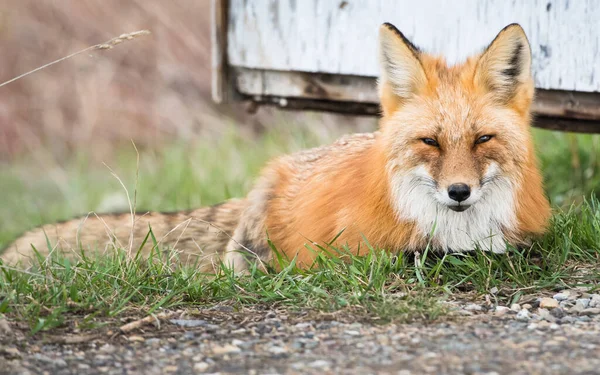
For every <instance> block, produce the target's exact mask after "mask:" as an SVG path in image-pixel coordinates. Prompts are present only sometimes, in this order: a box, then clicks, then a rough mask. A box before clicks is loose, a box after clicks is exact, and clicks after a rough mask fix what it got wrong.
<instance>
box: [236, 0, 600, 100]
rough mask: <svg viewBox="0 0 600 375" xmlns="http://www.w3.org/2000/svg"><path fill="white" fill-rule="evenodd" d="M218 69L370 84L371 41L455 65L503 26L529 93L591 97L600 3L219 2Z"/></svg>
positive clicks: (599, 60) (595, 84)
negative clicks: (519, 52)
mask: <svg viewBox="0 0 600 375" xmlns="http://www.w3.org/2000/svg"><path fill="white" fill-rule="evenodd" d="M229 4H230V5H229V23H228V27H229V28H228V46H227V50H228V62H229V64H230V65H233V66H238V67H246V68H255V69H261V70H281V71H301V72H322V73H333V74H343V75H357V76H367V77H375V76H378V75H379V70H378V65H377V32H378V28H379V25H380V24H381V23H383V22H391V23H393V24H394V25H396V26H397V27H398V28H399V29H400V30H401V31H402V32H403V33H404V34H405V35H406V36H407V37H408V38H409V39H411V40H412V41H413V42H414V43H415V44H416V45H418V46H420V47H422V48H423V49H424V50H426V51H428V52H432V53H439V54H443V55H445V56H446V57H447V59H448V61H449V62H457V61H460V60H463V59H464V58H465V57H467V56H468V55H469V54H471V53H474V52H477V51H479V50H481V49H482V48H483V47H485V46H486V45H487V44H488V43H489V42H490V41H491V40H492V39H493V38H494V36H495V35H496V34H497V33H498V31H500V30H501V29H502V28H503V27H504V26H506V25H507V24H509V23H512V22H518V23H520V24H521V25H522V26H523V27H524V29H525V31H526V32H527V35H528V37H529V39H530V41H531V46H532V52H533V70H534V74H535V79H536V86H537V87H538V88H543V89H557V90H574V91H587V92H600V0H544V1H541V0H512V1H510V0H419V1H411V0H229Z"/></svg>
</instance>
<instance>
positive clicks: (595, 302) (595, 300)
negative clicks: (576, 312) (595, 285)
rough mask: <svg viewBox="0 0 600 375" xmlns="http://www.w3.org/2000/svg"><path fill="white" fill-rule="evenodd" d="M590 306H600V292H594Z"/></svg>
mask: <svg viewBox="0 0 600 375" xmlns="http://www.w3.org/2000/svg"><path fill="white" fill-rule="evenodd" d="M589 307H600V294H592V295H591V297H590V304H589Z"/></svg>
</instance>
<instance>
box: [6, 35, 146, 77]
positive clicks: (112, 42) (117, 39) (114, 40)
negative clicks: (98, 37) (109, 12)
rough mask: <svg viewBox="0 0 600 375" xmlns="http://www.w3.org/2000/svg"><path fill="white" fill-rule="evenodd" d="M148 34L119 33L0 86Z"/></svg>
mask: <svg viewBox="0 0 600 375" xmlns="http://www.w3.org/2000/svg"><path fill="white" fill-rule="evenodd" d="M149 34H150V31H149V30H138V31H133V32H131V33H127V34H121V35H119V36H118V37H115V38H112V39H110V40H108V41H106V42H104V43H100V44H95V45H93V46H90V47H87V48H84V49H82V50H81V51H77V52H74V53H72V54H70V55H68V56H65V57H61V58H60V59H58V60H54V61H52V62H49V63H48V64H45V65H42V66H40V67H38V68H35V69H33V70H30V71H28V72H26V73H23V74H21V75H18V76H16V77H15V78H13V79H10V80H8V81H6V82H3V83H0V87H2V86H5V85H8V84H9V83H12V82H14V81H17V80H19V79H21V78H24V77H27V76H28V75H30V74H33V73H35V72H38V71H40V70H42V69H45V68H47V67H49V66H52V65H54V64H57V63H59V62H62V61H65V60H68V59H70V58H72V57H75V56H77V55H79V54H82V53H84V52H89V51H94V50H104V49H111V48H113V47H114V46H116V45H117V44H121V43H123V42H125V41H128V40H132V39H134V38H137V37H140V36H144V35H149Z"/></svg>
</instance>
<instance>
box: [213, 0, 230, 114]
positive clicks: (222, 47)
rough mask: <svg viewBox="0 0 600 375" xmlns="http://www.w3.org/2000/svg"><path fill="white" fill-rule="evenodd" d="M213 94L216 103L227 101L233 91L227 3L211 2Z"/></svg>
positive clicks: (225, 1) (223, 0) (220, 1)
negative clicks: (230, 80) (228, 55)
mask: <svg viewBox="0 0 600 375" xmlns="http://www.w3.org/2000/svg"><path fill="white" fill-rule="evenodd" d="M210 3H211V4H210V5H211V28H210V38H211V70H212V73H211V75H212V76H211V79H212V82H211V93H212V99H213V101H214V102H216V103H223V102H226V101H227V97H228V95H227V94H228V91H229V90H230V89H231V87H230V84H229V83H230V82H229V74H228V65H227V5H228V4H227V3H228V0H211V2H210Z"/></svg>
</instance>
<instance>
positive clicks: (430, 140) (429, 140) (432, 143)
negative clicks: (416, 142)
mask: <svg viewBox="0 0 600 375" xmlns="http://www.w3.org/2000/svg"><path fill="white" fill-rule="evenodd" d="M421 140H422V141H423V143H425V144H426V145H428V146H433V147H440V144H439V143H437V141H436V140H435V139H433V138H421Z"/></svg>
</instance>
